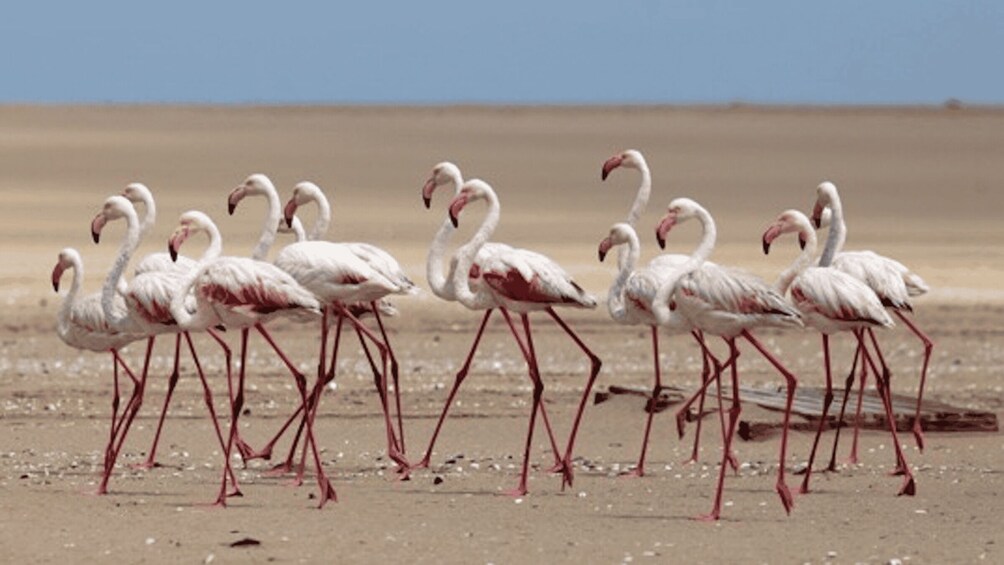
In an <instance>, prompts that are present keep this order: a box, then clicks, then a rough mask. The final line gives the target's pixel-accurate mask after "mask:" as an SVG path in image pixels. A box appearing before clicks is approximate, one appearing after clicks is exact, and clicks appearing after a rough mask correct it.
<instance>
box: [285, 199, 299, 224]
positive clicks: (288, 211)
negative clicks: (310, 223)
mask: <svg viewBox="0 0 1004 565" xmlns="http://www.w3.org/2000/svg"><path fill="white" fill-rule="evenodd" d="M296 208H297V205H296V199H295V198H290V199H289V202H287V203H286V207H285V208H283V209H282V216H283V219H284V220H286V227H287V228H291V227H293V216H295V215H296Z"/></svg>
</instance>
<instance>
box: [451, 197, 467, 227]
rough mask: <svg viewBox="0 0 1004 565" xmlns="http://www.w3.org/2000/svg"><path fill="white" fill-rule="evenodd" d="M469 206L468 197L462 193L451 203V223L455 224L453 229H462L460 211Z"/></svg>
mask: <svg viewBox="0 0 1004 565" xmlns="http://www.w3.org/2000/svg"><path fill="white" fill-rule="evenodd" d="M464 206H467V195H466V194H463V193H460V194H458V195H457V197H456V198H454V199H453V202H450V222H452V223H453V227H455V228H456V227H460V222H459V220H458V219H457V217H458V216H459V215H460V211H461V210H463V209H464Z"/></svg>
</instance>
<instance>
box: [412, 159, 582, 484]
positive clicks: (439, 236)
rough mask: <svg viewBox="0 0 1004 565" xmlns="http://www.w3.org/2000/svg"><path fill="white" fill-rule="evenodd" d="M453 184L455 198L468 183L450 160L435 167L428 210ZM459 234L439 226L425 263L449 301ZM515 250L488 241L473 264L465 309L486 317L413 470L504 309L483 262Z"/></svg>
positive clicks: (436, 290)
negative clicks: (452, 248)
mask: <svg viewBox="0 0 1004 565" xmlns="http://www.w3.org/2000/svg"><path fill="white" fill-rule="evenodd" d="M451 184H452V185H453V187H454V196H456V195H457V194H459V193H460V189H461V187H462V185H463V184H464V179H463V176H462V175H461V173H460V168H459V167H457V166H456V165H455V164H453V163H451V162H449V161H443V162H441V163H438V164H437V165H436V166H435V167H433V169H432V174H431V175H430V176H429V179H428V180H427V181H426V182H425V185H424V186H423V187H422V201H423V202H424V203H425V207H426V208H429V207H431V206H432V195H433V193H434V192H435V190H436V188H438V187H440V186H446V185H451ZM455 232H456V228H455V227H454V226H453V223H452V222H451V221H450V219H449V218H446V219H444V220H443V223H442V225H441V226H440V227H439V231H437V232H436V236H435V238H434V239H433V240H432V245H431V246H430V247H429V255H428V257H427V258H426V262H425V273H426V279H427V280H428V281H429V287H430V288H431V289H432V292H433V294H435V295H436V296H438V297H439V298H442V299H443V300H446V301H449V302H456V301H457V297H456V294H455V293H454V289H453V285H452V281H453V278H454V274H455V272H456V269H457V261H458V255H454V256H452V257H451V258H450V263H449V270H448V271H447V273H446V274H445V275H444V273H443V256H444V255H445V254H446V246H447V245H448V244H449V242H450V239H451V238H452V237H453V234H454V233H455ZM512 251H513V249H512V247H509V246H508V245H505V244H503V243H492V242H486V243H485V244H484V245H483V246H482V247H481V249H480V250H479V251H478V254H477V257H475V260H474V263H473V264H472V265H471V269H470V272H469V273H468V279H469V281H468V282H469V284H470V285H471V291H472V292H473V293H475V294H476V295H479V299H478V300H477V301H475V302H473V303H472V302H468V303H465V304H463V306H465V307H467V308H470V309H473V310H484V311H485V315H484V316H483V317H482V318H481V324H480V325H479V326H478V331H477V333H476V334H475V336H474V342H473V343H472V344H471V348H470V351H468V353H467V357H466V359H465V360H464V363H463V365H461V367H460V370H459V371H457V374H456V375H455V376H454V379H453V387H452V388H451V389H450V393H449V394H448V395H447V397H446V403H445V404H443V410H442V411H441V412H440V414H439V419H438V420H437V421H436V427H435V430H434V431H433V433H432V438H431V439H430V440H429V445H428V447H426V449H425V455H424V456H423V457H422V460H421V461H419V462H418V463H417V464H414V465H412V468H413V469H414V468H420V467H428V466H429V461H430V459H431V457H432V450H433V448H434V447H435V445H436V439H437V438H438V437H439V432H440V431H441V430H442V427H443V423H444V422H445V421H446V415H447V413H448V412H449V410H450V407H451V406H452V405H453V399H454V397H456V395H457V391H458V390H459V389H460V385H461V383H463V382H464V379H466V378H467V373H468V372H469V371H470V368H471V363H472V362H473V361H474V354H475V352H476V351H477V348H478V345H479V344H480V343H481V336H482V334H484V331H485V327H486V326H487V325H488V319H489V318H490V317H491V314H492V311H494V310H495V309H496V308H501V306H499V304H498V303H497V302H495V301H494V300H493V299H492V297H491V294H490V293H489V292H488V290H487V289H485V288H484V287H483V285H482V284H481V266H480V261H481V259H482V258H485V257H490V256H492V255H499V254H505V253H511V252H512ZM510 327H511V326H510ZM513 336H514V337H515V338H516V341H517V343H519V340H520V338H519V335H518V334H516V333H513ZM540 415H541V419H542V420H543V421H544V427H545V428H546V429H547V437H548V439H549V440H550V442H551V449H552V451H553V452H554V460H555V464H554V466H553V467H552V468H551V471H552V472H557V471H559V470H562V469H563V468H564V463H563V461H562V456H561V453H560V451H559V449H558V444H557V442H556V441H555V439H554V431H553V430H552V428H551V422H550V419H549V418H548V416H547V409H546V408H545V406H544V404H543V403H541V405H540Z"/></svg>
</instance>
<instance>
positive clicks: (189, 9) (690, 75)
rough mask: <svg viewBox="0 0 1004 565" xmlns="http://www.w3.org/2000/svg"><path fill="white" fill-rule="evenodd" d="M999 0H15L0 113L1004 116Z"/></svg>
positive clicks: (7, 21)
mask: <svg viewBox="0 0 1004 565" xmlns="http://www.w3.org/2000/svg"><path fill="white" fill-rule="evenodd" d="M1002 55H1004V2H1000V1H991V0H987V1H982V2H968V1H964V0H957V1H948V0H946V1H934V0H913V1H905V0H893V1H854V0H852V1H844V0H841V1H829V2H815V1H771V0H765V1H763V2H747V1H742V0H735V1H732V2H724V1H700V0H695V1H687V2H674V1H664V2H655V1H647V2H624V1H621V2H618V1H615V0H608V1H597V0H581V1H574V2H573V1H559V2H546V1H538V2H529V1H522V0H515V1H512V0H510V1H504V2H477V1H475V0H470V1H466V2H462V1H449V2H380V1H370V0H367V1H362V2H352V3H342V2H333V1H332V2H277V1H272V2H255V1H250V2H239V3H238V2H222V1H221V2H214V1H200V2H193V1H189V0H181V1H174V2H160V3H156V4H154V3H148V2H142V1H137V0H133V1H129V2H125V1H120V0H115V1H108V2H103V1H100V0H95V1H93V2H68V1H67V2H47V1H44V0H41V1H35V2H15V3H9V4H8V5H5V7H4V9H3V18H2V21H0V102H180V103H189V102H195V103H203V102H208V103H248V102H250V103H382V104H386V103H420V104H421V103H555V104H561V103H587V104H592V103H728V102H733V101H744V102H752V103H777V104H786V103H810V104H902V103H922V104H924V103H933V104H937V103H941V102H943V101H944V100H945V99H947V98H958V99H961V100H963V101H964V102H971V103H982V104H1001V103H1004V73H1002V72H1001V69H1002V68H1004V64H1002V62H1001V57H1002Z"/></svg>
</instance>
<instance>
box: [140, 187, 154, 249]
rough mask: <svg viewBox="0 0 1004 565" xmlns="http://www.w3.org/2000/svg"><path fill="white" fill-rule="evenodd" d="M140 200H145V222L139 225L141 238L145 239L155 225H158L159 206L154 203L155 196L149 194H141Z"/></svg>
mask: <svg viewBox="0 0 1004 565" xmlns="http://www.w3.org/2000/svg"><path fill="white" fill-rule="evenodd" d="M140 198H141V199H142V200H143V206H145V207H146V212H145V213H144V214H143V221H142V222H141V223H140V225H139V236H140V237H141V238H143V237H146V236H147V235H149V234H150V230H152V229H153V225H154V224H155V223H157V205H156V204H155V203H154V201H153V195H152V194H150V193H149V192H141V193H140Z"/></svg>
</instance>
